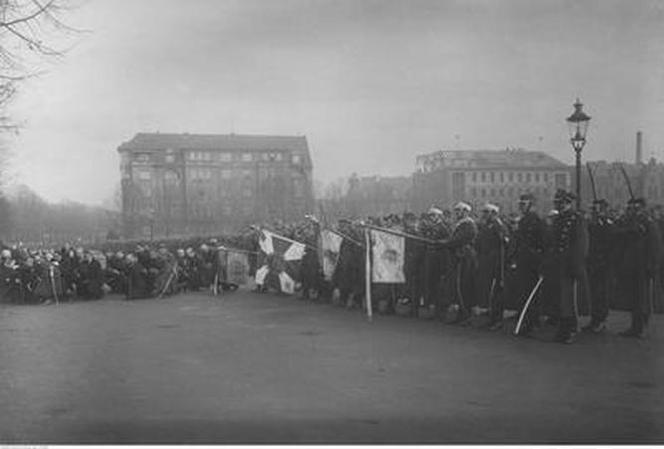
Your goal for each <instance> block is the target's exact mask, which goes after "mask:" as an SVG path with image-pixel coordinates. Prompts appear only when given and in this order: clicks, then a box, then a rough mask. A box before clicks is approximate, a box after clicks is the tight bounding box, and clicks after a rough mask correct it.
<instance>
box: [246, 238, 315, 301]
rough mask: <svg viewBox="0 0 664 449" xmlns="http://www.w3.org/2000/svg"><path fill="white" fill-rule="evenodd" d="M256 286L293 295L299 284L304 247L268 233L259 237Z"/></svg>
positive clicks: (301, 244)
mask: <svg viewBox="0 0 664 449" xmlns="http://www.w3.org/2000/svg"><path fill="white" fill-rule="evenodd" d="M259 245H260V249H261V250H260V252H259V254H258V269H257V270H256V284H258V285H261V286H266V287H271V288H274V289H275V290H277V291H281V292H283V293H288V294H293V293H295V290H296V288H297V287H298V285H299V283H300V277H301V265H302V257H303V256H304V251H305V249H306V247H305V245H304V244H303V243H300V242H296V241H294V240H290V239H287V238H285V237H282V236H280V235H277V234H274V233H272V232H270V231H266V230H262V231H261V234H260V236H259Z"/></svg>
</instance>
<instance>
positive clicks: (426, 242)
mask: <svg viewBox="0 0 664 449" xmlns="http://www.w3.org/2000/svg"><path fill="white" fill-rule="evenodd" d="M553 203H554V204H553V205H554V209H552V210H551V211H550V212H548V213H547V214H546V215H545V216H540V215H539V214H538V213H537V211H536V204H535V198H534V196H533V195H531V194H524V195H521V196H520V199H519V211H520V213H519V214H518V216H515V217H503V216H501V214H500V210H499V208H498V207H497V206H495V205H493V204H487V205H485V206H484V207H483V208H482V210H481V213H480V215H479V216H475V215H473V211H472V208H471V206H470V205H468V204H466V203H463V202H460V203H459V204H457V205H456V206H455V207H454V209H453V212H454V216H452V214H451V213H449V212H448V213H446V212H445V211H443V210H441V209H439V208H436V207H432V208H431V209H430V210H429V211H428V213H426V214H423V215H421V216H419V217H418V216H416V215H414V214H410V213H405V214H403V215H402V216H396V215H390V216H387V217H382V218H380V219H379V218H374V219H368V220H367V221H354V222H352V221H348V220H340V221H339V223H338V225H337V226H336V231H337V232H338V233H339V234H341V235H343V236H344V237H345V238H344V241H343V243H342V246H341V249H340V254H339V258H338V263H337V267H336V270H335V272H334V276H333V278H332V280H331V283H330V285H326V283H321V282H320V278H319V279H318V284H316V282H317V280H316V279H315V276H316V273H315V272H313V273H309V277H311V278H312V279H309V280H307V273H304V281H303V283H304V284H305V285H318V286H319V287H320V289H319V290H320V291H324V290H325V289H326V288H327V290H329V291H331V296H332V300H333V301H334V302H338V303H344V302H345V303H346V304H347V305H349V306H352V305H353V304H359V303H361V301H362V298H363V297H364V294H365V292H364V289H365V278H364V272H365V269H364V253H365V249H364V248H363V241H364V229H365V226H366V225H367V224H368V225H370V226H378V227H380V228H382V229H386V230H392V231H394V232H396V233H399V234H400V235H404V234H406V235H408V236H414V237H416V238H406V243H405V245H406V251H405V259H406V260H405V263H404V267H405V278H406V282H405V284H399V285H380V284H377V285H374V286H373V287H372V297H373V299H374V301H375V302H376V304H377V305H378V306H379V308H380V306H381V305H384V307H383V309H387V310H389V309H390V308H391V309H392V310H394V309H398V308H401V309H403V308H404V307H407V308H410V311H411V313H412V314H418V313H427V310H433V311H435V312H434V313H436V314H437V315H438V316H439V317H441V318H443V319H447V320H448V321H450V322H453V323H459V324H462V325H468V324H469V323H470V322H471V320H472V318H473V315H476V314H479V313H483V312H484V313H486V314H487V315H488V316H489V320H488V324H487V326H488V327H489V328H490V329H493V330H497V329H500V328H501V327H503V325H504V319H503V317H504V312H505V310H506V309H510V310H516V311H518V312H521V314H522V315H523V317H522V321H521V323H520V326H519V329H518V335H521V336H529V335H532V333H533V331H534V330H535V329H536V328H538V327H539V326H540V325H541V318H543V317H547V319H548V321H550V322H552V323H554V324H555V325H557V332H556V335H555V341H558V342H564V343H572V342H573V341H574V339H575V335H576V333H577V332H578V331H579V330H580V329H579V316H580V315H590V317H591V319H590V321H589V323H588V324H587V325H585V326H583V328H582V329H583V330H584V331H588V332H595V333H599V332H602V331H603V330H604V329H605V328H606V320H607V317H608V314H609V309H610V308H615V309H618V310H629V311H631V314H632V321H631V326H630V327H629V328H628V329H626V330H625V331H624V332H622V333H621V335H623V336H626V337H643V336H644V333H645V329H646V326H647V324H648V320H649V316H650V315H651V313H652V312H653V310H655V309H657V310H658V311H659V309H660V304H661V299H662V294H661V292H662V289H663V287H664V264H663V263H662V237H661V236H662V234H663V233H664V215H663V214H662V213H661V209H660V210H656V209H648V208H647V207H646V203H645V201H644V200H643V199H641V198H635V199H632V200H630V201H629V202H628V204H627V205H626V207H625V210H624V212H623V213H621V214H617V213H616V212H615V211H612V210H610V209H609V205H608V203H607V202H606V201H604V200H597V201H595V202H594V203H593V207H592V210H591V211H589V213H584V212H582V211H580V210H577V209H576V207H575V204H576V198H575V196H574V194H572V193H570V192H566V191H563V190H559V191H557V192H556V194H555V197H554V200H553ZM310 271H312V270H311V269H310ZM313 271H315V270H313ZM303 295H304V296H310V295H311V292H310V291H308V289H306V288H305V289H304V291H303Z"/></svg>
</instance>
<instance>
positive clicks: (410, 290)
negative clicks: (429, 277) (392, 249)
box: [403, 213, 428, 316]
mask: <svg viewBox="0 0 664 449" xmlns="http://www.w3.org/2000/svg"><path fill="white" fill-rule="evenodd" d="M403 231H404V232H405V233H406V234H410V235H415V236H421V229H420V226H419V222H418V219H417V217H416V216H415V214H413V213H406V214H404V223H403ZM427 246H428V245H427V244H426V243H425V242H422V241H421V240H416V239H406V253H405V260H404V271H405V273H404V274H405V277H406V285H405V288H404V292H403V297H404V300H408V301H409V302H410V313H411V315H412V316H417V314H418V310H419V307H421V306H423V305H424V287H425V285H424V283H425V280H426V276H425V274H424V268H425V257H426V251H427Z"/></svg>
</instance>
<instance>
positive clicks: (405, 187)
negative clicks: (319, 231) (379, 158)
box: [318, 174, 413, 220]
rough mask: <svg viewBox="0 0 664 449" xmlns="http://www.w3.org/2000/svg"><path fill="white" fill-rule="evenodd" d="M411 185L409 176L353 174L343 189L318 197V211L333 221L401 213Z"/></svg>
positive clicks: (406, 201) (404, 209)
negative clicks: (333, 193)
mask: <svg viewBox="0 0 664 449" xmlns="http://www.w3.org/2000/svg"><path fill="white" fill-rule="evenodd" d="M412 185H413V179H412V177H411V176H377V175H376V176H357V175H356V174H353V175H351V176H350V177H349V178H348V180H347V182H346V183H345V186H344V190H343V191H339V192H335V193H336V195H327V196H324V197H322V198H319V199H318V204H319V211H320V213H321V214H323V215H324V216H325V218H327V219H333V220H336V219H339V218H361V217H367V216H384V215H388V214H402V213H403V212H405V211H409V210H410V209H411V208H410V205H411V195H412Z"/></svg>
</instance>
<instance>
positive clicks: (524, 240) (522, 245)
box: [514, 193, 544, 336]
mask: <svg viewBox="0 0 664 449" xmlns="http://www.w3.org/2000/svg"><path fill="white" fill-rule="evenodd" d="M534 207H535V197H534V196H533V195H532V194H531V193H525V194H523V195H521V196H520V197H519V212H520V218H519V220H518V222H517V227H516V231H515V235H514V238H515V240H516V242H515V243H516V247H515V263H516V272H515V278H516V283H517V288H516V291H517V295H518V298H519V299H518V304H519V310H521V309H523V307H524V306H525V304H526V301H527V299H528V295H529V293H530V292H531V291H532V290H533V288H534V287H535V285H536V284H537V281H538V279H539V276H540V265H541V263H542V256H543V253H544V222H543V221H542V219H541V218H540V217H539V216H538V215H537V213H536V212H535V210H534ZM539 310H540V306H539V305H538V304H537V302H535V303H533V304H532V305H531V306H530V307H529V308H528V310H527V311H526V314H525V317H524V322H523V326H522V327H521V329H520V331H519V335H520V336H527V335H529V334H530V333H531V332H532V331H533V328H534V327H535V326H538V325H539V315H540V313H539Z"/></svg>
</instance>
